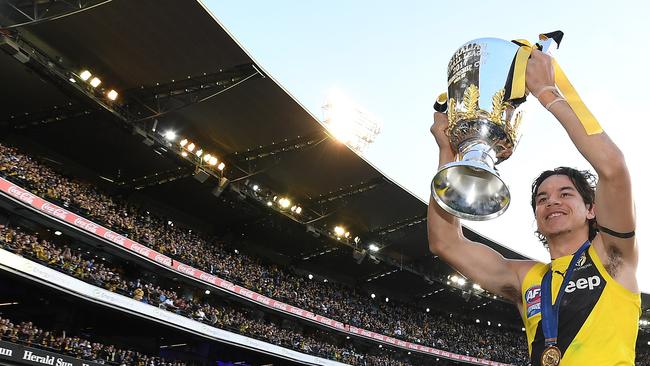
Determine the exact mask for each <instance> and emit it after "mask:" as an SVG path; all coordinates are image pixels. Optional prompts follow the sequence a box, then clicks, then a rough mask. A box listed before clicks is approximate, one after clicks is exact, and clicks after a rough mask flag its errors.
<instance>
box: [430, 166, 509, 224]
mask: <svg viewBox="0 0 650 366" xmlns="http://www.w3.org/2000/svg"><path fill="white" fill-rule="evenodd" d="M431 193H432V195H433V198H434V199H435V200H436V202H437V203H438V205H440V207H442V208H443V209H444V210H445V211H447V212H449V213H450V214H452V215H454V216H457V217H459V218H461V219H466V220H472V221H485V220H490V219H493V218H496V217H498V216H500V215H501V214H503V213H504V212H505V211H506V209H507V208H508V206H509V205H510V191H509V190H508V187H507V186H506V184H505V183H504V182H503V180H501V178H500V177H499V175H498V174H497V172H496V171H495V170H494V169H492V168H491V167H490V166H489V165H487V164H485V163H483V162H480V161H473V160H470V161H459V162H452V163H449V164H446V165H444V166H443V167H442V168H440V170H439V171H438V173H437V174H436V175H435V177H434V178H433V181H432V182H431Z"/></svg>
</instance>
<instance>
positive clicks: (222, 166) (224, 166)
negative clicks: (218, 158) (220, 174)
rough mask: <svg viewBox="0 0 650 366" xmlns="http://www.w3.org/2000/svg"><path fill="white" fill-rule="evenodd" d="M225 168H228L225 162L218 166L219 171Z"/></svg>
mask: <svg viewBox="0 0 650 366" xmlns="http://www.w3.org/2000/svg"><path fill="white" fill-rule="evenodd" d="M225 168H226V164H224V163H223V162H221V163H219V165H217V169H219V170H224V169H225Z"/></svg>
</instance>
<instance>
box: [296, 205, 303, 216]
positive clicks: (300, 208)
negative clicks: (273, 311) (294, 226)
mask: <svg viewBox="0 0 650 366" xmlns="http://www.w3.org/2000/svg"><path fill="white" fill-rule="evenodd" d="M301 212H302V207H300V206H298V207H296V213H297V214H298V215H300V213H301Z"/></svg>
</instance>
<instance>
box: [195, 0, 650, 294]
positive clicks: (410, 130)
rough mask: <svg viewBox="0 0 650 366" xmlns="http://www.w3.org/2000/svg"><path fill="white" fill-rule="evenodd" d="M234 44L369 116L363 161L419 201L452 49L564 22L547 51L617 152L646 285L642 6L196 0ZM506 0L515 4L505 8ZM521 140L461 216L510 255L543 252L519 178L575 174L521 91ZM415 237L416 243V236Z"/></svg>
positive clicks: (532, 35) (315, 95)
mask: <svg viewBox="0 0 650 366" xmlns="http://www.w3.org/2000/svg"><path fill="white" fill-rule="evenodd" d="M203 3H204V4H205V5H206V6H207V8H208V9H209V10H210V11H211V12H212V14H213V15H214V16H215V17H216V18H217V19H218V21H219V22H220V23H221V24H222V25H223V26H224V27H225V28H226V29H227V30H228V31H229V32H230V33H231V34H232V35H233V36H234V37H235V38H236V39H237V40H238V42H239V43H240V44H241V45H242V46H243V47H244V48H245V49H246V50H247V51H248V53H249V54H250V55H251V57H253V59H255V60H256V62H257V63H258V64H259V65H261V66H262V67H263V68H264V70H265V71H266V72H267V73H268V74H269V75H271V77H273V78H274V79H275V80H276V81H277V82H278V83H279V84H280V85H282V86H283V87H284V88H285V89H286V90H287V91H288V92H289V93H290V94H291V95H293V96H294V97H295V98H296V99H297V100H298V101H299V102H300V103H301V104H302V105H303V106H304V107H305V108H306V109H307V110H309V111H310V112H311V113H312V114H313V115H314V116H315V117H316V118H318V119H322V118H323V110H322V106H323V105H324V104H325V100H326V98H327V95H328V93H330V92H331V91H332V90H337V91H338V92H340V93H342V94H344V95H346V96H347V97H349V98H350V99H351V100H352V101H354V103H356V104H357V105H359V106H360V107H361V108H363V109H364V110H366V111H368V112H369V113H371V114H372V115H374V116H376V118H378V119H379V120H380V121H381V122H382V124H383V130H382V132H381V134H380V135H379V137H378V138H377V140H376V141H375V142H374V143H373V144H372V145H371V146H370V147H368V148H367V149H366V151H365V152H364V158H365V159H367V160H368V161H369V162H370V163H372V164H373V165H374V166H375V167H377V168H378V169H380V170H381V171H382V172H383V173H384V174H385V175H387V176H388V177H390V178H391V179H393V180H394V181H395V182H397V183H398V184H400V185H402V186H403V187H404V188H406V189H408V190H409V191H411V192H412V193H413V194H415V195H416V196H418V197H419V198H421V199H422V200H423V201H426V202H428V199H429V195H430V188H429V187H430V182H431V179H432V178H433V175H434V174H435V172H436V168H437V161H438V158H437V157H438V149H437V145H436V144H435V141H434V140H433V137H432V136H431V135H430V133H429V127H430V126H431V124H432V112H433V111H432V104H433V101H434V99H435V97H436V96H437V95H438V94H439V93H441V92H443V91H446V81H447V75H446V70H447V64H448V62H449V59H450V58H451V56H452V54H453V53H454V51H455V50H456V49H457V48H458V47H460V46H461V45H462V44H463V43H465V42H467V41H470V40H472V39H476V38H483V37H496V38H502V39H506V40H511V39H521V38H523V39H528V40H530V41H531V42H534V41H536V40H537V39H538V35H539V34H540V33H546V32H550V31H554V30H562V31H564V34H565V36H564V39H563V41H562V44H561V45H560V48H559V49H558V50H557V51H556V52H555V53H554V57H555V58H556V59H557V61H558V63H559V64H560V65H561V67H562V68H563V70H564V71H565V73H566V74H567V76H568V78H569V80H570V81H571V82H572V84H573V85H574V86H575V87H576V89H577V91H578V93H579V94H580V96H581V97H582V99H583V101H585V103H586V104H587V106H588V107H589V108H590V110H591V111H592V113H593V114H594V115H595V116H596V118H597V119H598V120H599V122H600V124H601V125H602V126H603V128H604V130H605V131H606V132H607V134H608V135H609V136H610V137H611V138H612V139H613V141H614V142H616V143H617V145H618V146H619V148H620V149H621V150H622V151H623V153H624V154H625V157H626V161H627V164H628V167H629V169H630V172H631V175H632V180H633V191H634V196H635V202H636V207H637V228H636V232H637V241H638V243H639V247H640V264H639V270H638V273H637V277H638V279H639V283H640V287H641V290H642V291H644V292H647V293H650V244H648V243H647V241H648V240H650V234H648V231H649V229H648V228H649V227H650V193H649V192H648V190H647V189H646V188H645V182H646V181H647V179H648V165H649V164H648V163H647V162H646V161H645V160H647V157H646V146H645V144H647V143H648V141H650V139H649V138H648V136H650V124H649V122H650V114H648V113H647V112H645V107H646V106H647V103H650V102H649V101H648V94H649V88H650V73H649V71H648V65H649V58H650V57H649V56H650V51H649V48H648V46H647V45H646V44H645V42H647V41H648V39H650V24H649V23H650V21H648V19H649V17H648V14H649V10H650V5H647V4H646V3H644V2H642V1H617V2H611V1H601V0H599V1H571V2H570V1H566V0H565V1H556V0H551V1H546V2H544V6H536V7H533V6H528V5H526V4H529V3H524V2H521V3H514V2H511V1H507V2H506V1H479V0H467V1H464V2H460V1H456V2H437V1H424V0H422V1H409V0H402V1H384V0H375V1H369V0H356V1H349V0H329V1H314V0H303V1H288V0H275V1H252V0H239V1H232V0H231V1H226V0H203ZM515 4H518V5H519V7H517V6H515ZM524 109H525V114H524V116H523V122H522V129H523V135H522V138H521V140H520V143H519V145H518V146H517V150H516V151H515V153H514V154H513V156H512V157H511V158H510V159H508V160H507V161H505V162H503V163H502V164H500V165H499V166H498V169H499V171H500V173H501V176H502V178H503V179H504V180H505V181H506V182H507V184H508V186H509V188H510V192H511V196H512V202H511V205H510V208H509V209H508V211H506V213H505V214H503V215H502V216H501V217H499V218H496V219H494V220H490V221H485V222H472V221H465V222H463V224H464V225H466V226H468V227H470V228H472V229H474V230H476V231H478V232H479V233H481V234H482V235H484V236H485V237H488V238H490V239H492V240H495V241H496V242H498V243H500V244H502V245H504V246H507V247H509V248H511V249H513V250H515V251H517V252H519V253H523V254H525V255H527V256H529V257H532V258H535V259H537V260H541V261H549V259H550V256H549V254H548V251H547V250H546V249H545V248H544V247H543V246H542V244H541V243H540V242H539V241H538V240H537V238H536V237H535V236H534V231H535V228H536V225H535V220H534V217H533V213H532V209H531V207H530V185H531V183H532V181H533V179H534V178H535V177H536V176H537V175H538V174H539V173H540V172H541V171H542V170H545V169H552V168H555V167H557V166H570V167H574V168H579V169H589V168H590V166H589V164H588V163H587V162H586V160H585V159H584V158H583V157H582V156H581V155H580V154H579V153H578V152H577V150H576V149H575V147H574V146H573V144H572V143H571V141H570V140H569V138H568V137H567V135H566V133H565V132H564V130H563V129H562V127H561V126H560V124H559V122H557V121H556V120H555V119H554V118H553V116H552V115H551V114H550V113H548V112H547V111H546V110H545V109H544V108H543V107H542V106H540V105H539V103H538V102H537V101H536V100H535V99H534V98H530V99H529V101H528V102H526V103H525V105H524ZM423 245H426V243H423Z"/></svg>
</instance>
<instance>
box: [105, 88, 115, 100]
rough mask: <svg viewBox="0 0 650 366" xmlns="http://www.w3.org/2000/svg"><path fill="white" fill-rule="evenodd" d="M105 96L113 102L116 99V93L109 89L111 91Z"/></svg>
mask: <svg viewBox="0 0 650 366" xmlns="http://www.w3.org/2000/svg"><path fill="white" fill-rule="evenodd" d="M106 96H107V97H108V99H110V100H115V99H117V92H116V91H115V90H113V89H111V90H110V91H109V92H108V93H107V94H106Z"/></svg>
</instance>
